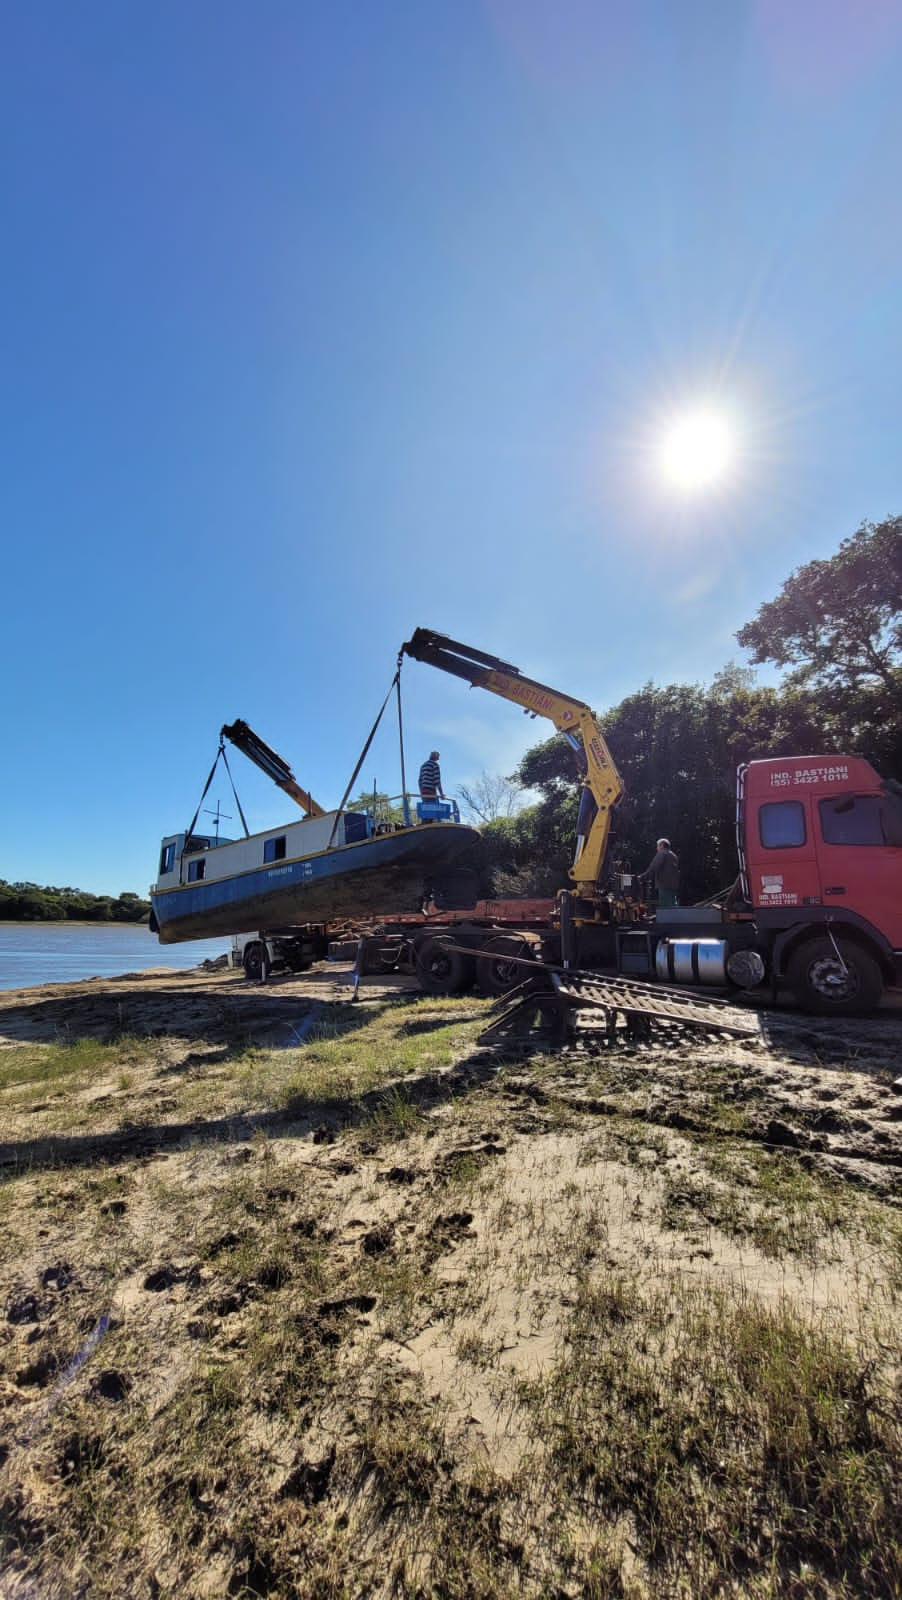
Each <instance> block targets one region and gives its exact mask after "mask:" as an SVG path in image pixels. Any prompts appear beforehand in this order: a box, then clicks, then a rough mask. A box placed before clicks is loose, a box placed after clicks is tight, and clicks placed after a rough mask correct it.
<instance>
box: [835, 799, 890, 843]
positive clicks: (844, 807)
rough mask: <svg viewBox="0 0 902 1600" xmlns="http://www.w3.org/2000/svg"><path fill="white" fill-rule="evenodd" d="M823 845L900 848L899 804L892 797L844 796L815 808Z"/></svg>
mask: <svg viewBox="0 0 902 1600" xmlns="http://www.w3.org/2000/svg"><path fill="white" fill-rule="evenodd" d="M818 810H819V812H820V818H821V836H822V838H823V840H824V843H825V844H845V845H849V844H853V845H887V844H890V845H902V800H900V799H899V797H898V796H897V795H894V794H882V795H878V794H844V795H839V796H837V797H836V798H835V799H831V800H821V801H820V802H819V805H818Z"/></svg>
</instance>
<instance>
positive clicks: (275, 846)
mask: <svg viewBox="0 0 902 1600" xmlns="http://www.w3.org/2000/svg"><path fill="white" fill-rule="evenodd" d="M263 860H264V861H284V860H285V834H284V833H280V834H279V837H278V838H277V839H264V841H263Z"/></svg>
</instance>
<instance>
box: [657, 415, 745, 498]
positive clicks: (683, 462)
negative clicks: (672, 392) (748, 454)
mask: <svg viewBox="0 0 902 1600" xmlns="http://www.w3.org/2000/svg"><path fill="white" fill-rule="evenodd" d="M734 454H735V451H734V442H733V434H732V431H731V429H730V426H729V423H728V422H727V421H726V419H725V418H724V417H721V416H718V415H717V414H716V413H715V412H713V411H695V412H689V413H687V414H686V415H685V416H682V417H679V418H677V420H676V421H675V422H673V423H672V424H671V425H670V427H669V429H668V430H667V431H666V433H665V434H664V437H663V439H662V441H661V445H660V450H659V462H660V467H661V472H662V473H663V475H664V477H665V478H667V479H668V481H669V482H670V483H671V484H673V485H674V486H675V487H676V488H677V489H681V490H683V491H685V492H686V493H689V494H691V493H694V492H696V491H698V490H702V489H707V488H711V487H713V486H714V485H716V484H719V483H722V482H723V481H724V479H725V478H726V477H727V475H728V473H729V470H730V467H731V466H732V464H733V458H734Z"/></svg>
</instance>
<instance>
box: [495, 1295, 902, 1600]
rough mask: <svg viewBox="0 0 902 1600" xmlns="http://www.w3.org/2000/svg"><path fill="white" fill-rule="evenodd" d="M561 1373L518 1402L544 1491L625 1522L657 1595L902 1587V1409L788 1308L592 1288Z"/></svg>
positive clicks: (868, 1367) (850, 1354)
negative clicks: (524, 1409)
mask: <svg viewBox="0 0 902 1600" xmlns="http://www.w3.org/2000/svg"><path fill="white" fill-rule="evenodd" d="M567 1341H568V1342H567V1349H566V1352H565V1354H563V1355H562V1356H561V1358H560V1359H559V1360H558V1362H557V1364H556V1366H555V1368H554V1370H553V1371H552V1372H551V1373H550V1374H548V1375H547V1376H546V1377H544V1378H542V1379H541V1380H539V1381H537V1382H534V1383H531V1384H524V1385H522V1386H521V1389H520V1393H521V1397H522V1399H523V1401H524V1403H525V1404H526V1405H527V1406H528V1407H529V1409H530V1411H531V1412H532V1414H533V1416H534V1418H535V1422H536V1426H537V1428H538V1430H539V1431H540V1434H541V1437H542V1438H543V1439H544V1440H545V1442H546V1444H547V1447H548V1451H549V1464H548V1468H547V1469H546V1479H547V1481H548V1483H549V1486H550V1485H551V1484H553V1485H554V1486H555V1489H556V1492H557V1493H558V1495H560V1494H561V1492H562V1491H563V1492H564V1494H565V1495H567V1496H573V1497H577V1498H578V1499H579V1500H580V1501H581V1502H582V1503H583V1505H584V1506H585V1507H586V1508H587V1509H588V1508H592V1510H593V1511H594V1512H595V1513H596V1514H597V1515H599V1516H600V1517H602V1518H611V1517H612V1516H616V1515H617V1514H618V1513H619V1514H622V1515H623V1516H628V1517H629V1518H630V1519H631V1521H632V1523H633V1525H634V1528H635V1537H636V1540H637V1542H638V1546H639V1548H640V1550H641V1552H642V1555H643V1558H644V1560H645V1562H646V1563H647V1566H648V1572H649V1580H650V1582H651V1584H652V1590H653V1592H654V1593H660V1594H670V1593H673V1594H676V1593H680V1592H682V1590H681V1588H680V1585H681V1583H685V1584H688V1589H687V1591H686V1592H689V1593H691V1594H692V1595H693V1597H698V1600H704V1597H707V1596H715V1595H720V1594H723V1593H725V1592H728V1590H729V1586H730V1585H731V1584H732V1585H733V1586H734V1587H739V1588H741V1591H742V1592H743V1593H747V1594H762V1595H763V1594H787V1595H789V1594H802V1593H804V1594H811V1595H824V1596H826V1595H843V1596H849V1597H850V1600H851V1597H852V1596H855V1597H858V1596H871V1595H873V1596H885V1595H889V1594H895V1593H897V1592H898V1591H899V1587H900V1585H902V1527H900V1524H899V1519H898V1503H897V1474H898V1469H899V1463H900V1459H902V1410H900V1406H899V1402H898V1399H897V1398H896V1397H895V1396H894V1394H893V1391H892V1386H891V1385H889V1384H888V1383H887V1382H886V1380H885V1378H880V1377H879V1376H878V1374H877V1372H876V1369H875V1365H874V1363H873V1362H872V1361H870V1360H869V1359H867V1358H866V1357H865V1358H864V1359H863V1358H862V1353H861V1352H859V1351H856V1350H855V1349H853V1348H852V1347H850V1346H849V1345H848V1344H847V1343H846V1342H844V1341H843V1340H842V1339H840V1338H839V1337H837V1336H836V1335H833V1334H831V1333H830V1332H829V1331H828V1330H826V1329H824V1328H818V1327H816V1326H812V1325H811V1324H810V1322H807V1321H806V1320H804V1319H803V1318H802V1316H801V1315H800V1314H799V1312H798V1311H797V1310H796V1309H794V1308H793V1307H792V1306H790V1305H782V1306H778V1307H776V1308H771V1307H765V1306H762V1305H760V1304H756V1303H755V1302H754V1301H751V1302H748V1301H744V1300H743V1299H742V1298H740V1297H737V1296H736V1295H735V1294H733V1293H732V1292H730V1291H723V1290H716V1291H714V1292H711V1291H706V1292H705V1294H704V1295H699V1294H697V1293H696V1294H692V1293H689V1292H688V1291H685V1290H676V1291H674V1289H673V1287H672V1286H671V1287H668V1289H664V1290H660V1291H658V1292H652V1293H648V1292H644V1291H643V1290H642V1288H641V1287H640V1286H639V1284H638V1282H637V1280H636V1279H635V1278H634V1277H621V1278H619V1279H614V1280H611V1281H609V1282H606V1283H597V1282H593V1281H591V1280H586V1282H584V1284H583V1285H582V1286H581V1289H580V1293H579V1296H578V1298H577V1301H576V1304H575V1306H574V1308H573V1312H572V1315H571V1319H570V1325H569V1328H568V1332H567Z"/></svg>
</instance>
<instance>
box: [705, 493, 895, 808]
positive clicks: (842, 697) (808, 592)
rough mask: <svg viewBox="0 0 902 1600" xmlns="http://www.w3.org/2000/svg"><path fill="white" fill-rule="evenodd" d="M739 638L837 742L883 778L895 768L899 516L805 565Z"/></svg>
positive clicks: (858, 533)
mask: <svg viewBox="0 0 902 1600" xmlns="http://www.w3.org/2000/svg"><path fill="white" fill-rule="evenodd" d="M736 638H737V640H738V641H739V643H740V644H741V645H742V646H743V648H744V649H746V650H749V651H750V652H751V656H752V660H753V661H758V662H763V661H772V662H774V663H775V665H777V666H778V667H784V668H788V669H789V670H788V673H787V677H786V684H787V687H788V688H789V689H800V690H803V691H805V692H806V693H807V694H809V695H813V696H816V697H817V701H818V704H819V707H820V710H821V715H822V719H823V722H824V726H825V730H827V731H829V732H830V733H832V735H833V737H834V740H835V742H836V744H838V746H839V747H845V748H847V749H850V750H854V751H860V752H861V754H863V755H867V756H869V757H870V759H871V760H872V761H874V762H875V764H876V765H877V766H879V767H881V769H882V770H883V771H884V772H886V773H887V775H894V776H898V775H899V771H900V768H902V517H889V518H887V519H886V520H885V521H884V522H880V523H876V524H875V523H871V522H864V523H862V525H861V527H860V528H858V529H857V530H856V532H855V533H853V534H852V535H851V536H850V537H849V538H848V539H844V540H843V542H842V544H841V545H840V547H839V549H838V550H837V552H836V554H835V555H833V556H831V557H829V558H828V559H826V560H817V561H809V562H808V563H807V564H806V565H805V566H802V567H799V568H798V570H797V571H795V572H793V573H792V574H791V576H790V577H789V578H787V579H786V581H785V583H784V584H783V586H782V588H781V590H780V592H779V594H778V595H777V596H776V597H775V599H773V600H768V601H766V602H765V604H764V605H762V606H761V607H760V608H759V610H758V612H757V615H756V616H755V617H754V618H753V619H752V621H751V622H747V623H746V624H745V625H744V627H742V628H740V629H739V632H738V633H737V635H736Z"/></svg>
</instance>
